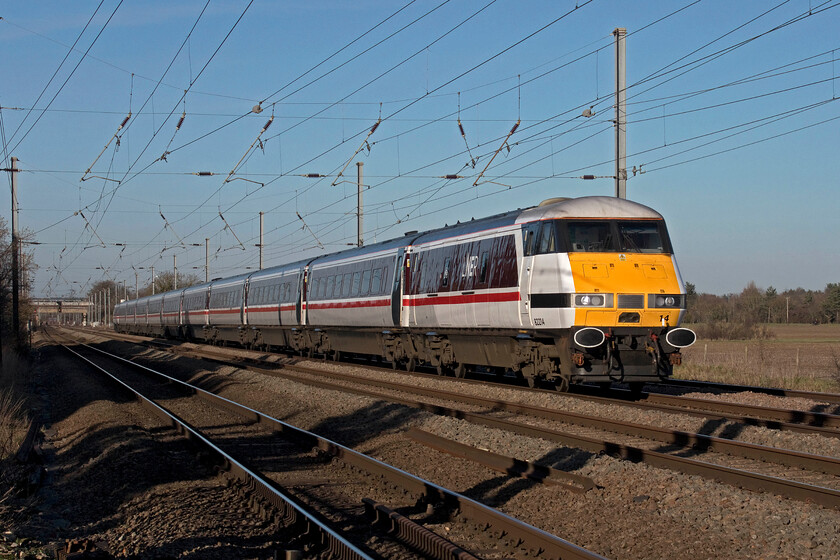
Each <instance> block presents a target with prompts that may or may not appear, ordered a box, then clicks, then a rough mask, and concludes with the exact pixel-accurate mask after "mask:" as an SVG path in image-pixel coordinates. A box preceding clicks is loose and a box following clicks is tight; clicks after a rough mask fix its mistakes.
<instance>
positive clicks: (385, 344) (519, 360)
mask: <svg viewBox="0 0 840 560" xmlns="http://www.w3.org/2000/svg"><path fill="white" fill-rule="evenodd" d="M590 329H591V327H590ZM122 330H129V329H122ZM131 330H132V331H134V332H137V331H140V332H142V333H143V334H149V335H154V336H165V337H171V338H182V339H187V340H195V341H201V342H205V343H208V344H215V345H228V344H236V345H241V346H243V347H246V348H253V349H261V350H266V351H269V350H271V349H274V348H276V349H283V350H291V351H293V352H296V353H298V354H300V355H304V356H310V357H312V356H323V357H330V358H333V359H339V358H340V357H341V356H349V355H364V356H378V357H380V358H381V359H383V360H384V361H387V362H390V363H391V364H392V365H393V367H394V368H395V369H403V370H408V371H411V370H413V369H414V368H416V367H417V366H419V365H424V366H431V367H433V368H435V369H436V370H437V372H438V373H439V374H440V375H448V376H454V377H463V376H464V375H465V374H466V372H467V370H468V369H473V368H481V369H482V370H483V371H485V372H490V373H496V374H497V375H500V376H502V375H505V374H506V373H508V372H513V373H514V374H515V375H516V376H518V377H520V378H522V379H524V380H525V381H527V382H528V384H529V385H531V386H536V385H539V384H541V383H543V382H549V383H553V384H554V385H555V386H556V387H557V388H558V389H560V390H567V389H568V387H569V386H570V384H572V383H580V382H593V383H598V384H601V385H605V384H609V383H612V382H621V383H629V384H631V386H634V385H635V386H637V387H640V385H641V384H643V383H645V382H655V381H661V380H663V379H666V378H667V377H669V376H670V375H671V373H672V372H673V366H674V365H678V364H679V363H680V360H681V355H680V352H679V348H674V347H672V346H670V345H669V344H668V343H667V342H665V336H664V334H665V332H667V329H666V328H642V327H633V328H602V329H597V330H598V331H600V332H601V333H603V341H601V342H600V344H597V345H594V346H593V345H588V346H590V347H584V346H581V345H579V344H577V343H576V337H575V336H574V335H575V333H576V332H577V331H579V330H580V329H559V330H550V331H510V330H501V329H497V330H489V331H488V330H486V329H481V330H477V329H476V330H462V329H437V330H434V331H428V330H423V331H421V330H417V329H414V330H408V329H391V330H388V329H386V330H383V329H373V328H369V329H347V328H339V327H335V328H330V327H325V328H315V327H267V326H238V325H218V326H202V325H186V326H180V327H179V326H177V325H160V326H150V327H146V328H139V329H136V328H135V329H131Z"/></svg>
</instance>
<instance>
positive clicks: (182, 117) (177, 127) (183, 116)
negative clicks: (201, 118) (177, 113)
mask: <svg viewBox="0 0 840 560" xmlns="http://www.w3.org/2000/svg"><path fill="white" fill-rule="evenodd" d="M185 117H186V115H181V118H180V119H179V120H178V126H176V127H175V130H181V125H182V124H184V118H185Z"/></svg>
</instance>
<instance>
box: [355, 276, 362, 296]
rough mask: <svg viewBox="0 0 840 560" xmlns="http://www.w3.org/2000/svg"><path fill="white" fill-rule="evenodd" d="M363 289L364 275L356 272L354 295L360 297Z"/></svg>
mask: <svg viewBox="0 0 840 560" xmlns="http://www.w3.org/2000/svg"><path fill="white" fill-rule="evenodd" d="M361 287H362V273H361V272H359V271H356V272H354V273H353V295H354V296H358V295H359V294H360V293H361Z"/></svg>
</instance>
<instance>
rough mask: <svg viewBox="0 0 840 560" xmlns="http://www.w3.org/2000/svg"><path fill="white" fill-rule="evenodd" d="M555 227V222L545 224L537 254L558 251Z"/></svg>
mask: <svg viewBox="0 0 840 560" xmlns="http://www.w3.org/2000/svg"><path fill="white" fill-rule="evenodd" d="M554 231H555V227H554V222H543V223H542V228H541V229H540V241H539V246H538V249H537V253H539V254H541V255H542V254H545V253H554V252H556V251H557V243H556V242H555V234H554Z"/></svg>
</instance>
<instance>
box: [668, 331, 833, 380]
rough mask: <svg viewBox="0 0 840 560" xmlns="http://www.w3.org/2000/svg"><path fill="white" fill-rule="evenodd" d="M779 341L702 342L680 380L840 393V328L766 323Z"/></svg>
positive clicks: (686, 357) (688, 356) (687, 354)
mask: <svg viewBox="0 0 840 560" xmlns="http://www.w3.org/2000/svg"><path fill="white" fill-rule="evenodd" d="M766 328H767V329H769V330H770V331H771V332H772V334H773V335H774V337H772V338H770V339H757V340H703V339H699V340H698V341H697V342H696V343H695V344H694V346H692V347H691V348H687V349H686V350H685V351H684V352H683V365H682V366H680V367H678V368H676V370H675V377H678V378H681V379H698V380H701V381H718V382H724V383H737V384H744V385H761V386H769V387H781V388H785V389H800V390H808V391H827V392H840V325H766Z"/></svg>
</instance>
